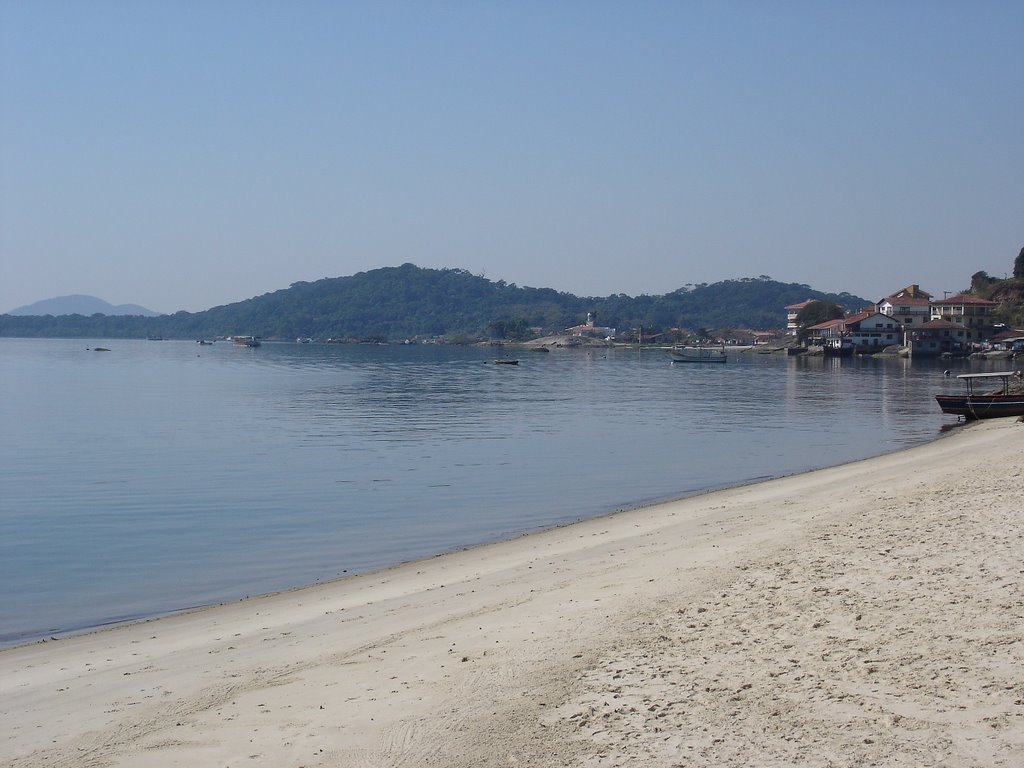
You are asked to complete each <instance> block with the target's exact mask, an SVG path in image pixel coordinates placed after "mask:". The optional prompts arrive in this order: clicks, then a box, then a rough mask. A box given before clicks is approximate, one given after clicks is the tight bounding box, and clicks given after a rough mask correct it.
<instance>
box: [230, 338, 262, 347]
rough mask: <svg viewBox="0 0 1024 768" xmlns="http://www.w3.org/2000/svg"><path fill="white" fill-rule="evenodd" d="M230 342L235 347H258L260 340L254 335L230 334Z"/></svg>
mask: <svg viewBox="0 0 1024 768" xmlns="http://www.w3.org/2000/svg"><path fill="white" fill-rule="evenodd" d="M231 343H232V344H234V345H235V346H236V347H258V346H259V345H260V340H259V339H257V338H256V337H255V336H232V337H231Z"/></svg>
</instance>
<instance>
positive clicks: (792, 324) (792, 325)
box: [786, 299, 818, 336]
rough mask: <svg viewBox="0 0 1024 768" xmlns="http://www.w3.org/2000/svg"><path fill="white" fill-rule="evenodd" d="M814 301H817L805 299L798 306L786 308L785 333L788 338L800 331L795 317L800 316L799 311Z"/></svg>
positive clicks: (792, 305)
mask: <svg viewBox="0 0 1024 768" xmlns="http://www.w3.org/2000/svg"><path fill="white" fill-rule="evenodd" d="M815 301H818V299H807V300H806V301H801V302H800V303H799V304H790V305H789V306H788V307H786V333H788V334H789V335H790V336H796V332H797V331H799V330H800V326H799V325H797V322H796V316H797V315H799V314H800V310H801V309H803V308H804V307H806V306H807V305H808V304H811V303H813V302H815Z"/></svg>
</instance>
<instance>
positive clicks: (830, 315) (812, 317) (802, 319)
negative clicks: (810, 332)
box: [796, 301, 845, 341]
mask: <svg viewBox="0 0 1024 768" xmlns="http://www.w3.org/2000/svg"><path fill="white" fill-rule="evenodd" d="M841 317H845V315H844V313H843V308H842V307H840V306H839V305H838V304H836V303H835V302H832V301H812V302H811V303H810V304H808V305H807V306H806V307H804V308H803V309H801V310H800V311H799V312H798V313H797V316H796V324H797V326H798V327H799V330H798V331H797V338H799V339H800V340H801V341H803V340H804V339H806V338H807V329H808V328H810V327H811V326H812V325H817V324H818V323H824V322H826V321H828V320H838V319H839V318H841Z"/></svg>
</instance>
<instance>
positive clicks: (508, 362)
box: [494, 357, 519, 365]
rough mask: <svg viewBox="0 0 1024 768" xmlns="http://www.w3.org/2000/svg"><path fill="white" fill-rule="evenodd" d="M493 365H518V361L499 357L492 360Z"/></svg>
mask: <svg viewBox="0 0 1024 768" xmlns="http://www.w3.org/2000/svg"><path fill="white" fill-rule="evenodd" d="M494 364H495V365H519V361H518V360H516V359H514V358H508V357H499V358H498V359H497V360H495V361H494Z"/></svg>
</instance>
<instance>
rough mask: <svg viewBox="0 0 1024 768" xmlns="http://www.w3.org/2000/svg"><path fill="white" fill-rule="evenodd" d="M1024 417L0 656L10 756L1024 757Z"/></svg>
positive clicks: (673, 760)
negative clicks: (836, 463)
mask: <svg viewBox="0 0 1024 768" xmlns="http://www.w3.org/2000/svg"><path fill="white" fill-rule="evenodd" d="M1021 499H1024V424H1020V423H1018V422H1016V421H1015V420H1013V419H1000V420H993V421H990V422H983V423H980V424H973V425H970V426H969V427H966V428H963V429H958V430H955V431H954V434H951V435H949V436H946V437H943V438H941V439H938V440H936V441H934V442H933V443H930V444H928V445H925V446H920V447H917V448H913V449H910V450H906V451H902V452H900V453H896V454H890V455H887V456H881V457H877V458H874V459H869V460H867V461H861V462H856V463H853V464H848V465H844V466H840V467H834V468H831V469H826V470H820V471H817V472H810V473H806V474H801V475H795V476H792V477H787V478H782V479H779V480H773V481H768V482H764V483H758V484H756V485H750V486H745V487H741V488H734V489H730V490H725V491H719V492H715V493H710V494H706V495H703V496H698V497H693V498H689V499H683V500H680V501H675V502H669V503H665V504H659V505H655V506H651V507H646V508H642V509H638V510H632V511H629V512H623V513H619V514H616V515H612V516H608V517H603V518H600V519H597V520H591V521H587V522H583V523H578V524H576V525H572V526H567V527H564V528H558V529H554V530H551V531H546V532H543V533H538V534H531V535H529V536H524V537H521V538H519V539H516V540H514V541H509V542H502V543H498V544H493V545H487V546H483V547H477V548H473V549H469V550H466V551H463V552H458V553H454V554H450V555H444V556H441V557H437V558H433V559H430V560H426V561H421V562H417V563H409V564H406V565H403V566H400V567H398V568H394V569H390V570H387V571H382V572H379V573H374V574H368V575H365V576H359V577H354V578H350V579H346V580H343V581H339V582H335V583H331V584H324V585H318V586H315V587H308V588H304V589H300V590H295V591H291V592H286V593H281V594H276V595H270V596H266V597H261V598H256V599H253V600H247V601H243V602H239V603H233V604H230V605H225V606H218V607H213V608H209V609H203V610H198V611H195V612H192V613H188V614H183V615H179V616H174V617H169V618H166V619H159V620H155V621H151V622H146V623H142V624H137V625H132V626H127V627H121V628H117V629H113V630H109V631H103V632H96V633H93V634H91V635H86V636H81V637H74V638H68V639H65V640H59V641H55V642H47V643H39V644H35V645H31V646H25V647H22V648H15V649H10V650H6V651H3V652H0V716H2V722H3V728H2V731H0V765H4V766H18V767H19V768H20V767H22V766H305V767H307V768H312V767H313V766H345V767H347V766H353V767H354V766H395V767H398V766H498V765H501V766H508V765H519V766H585V767H586V768H598V767H600V768H604V767H605V766H747V765H762V766H765V765H779V766H782V765H794V764H803V765H813V766H831V765H872V764H874V765H887V766H904V765H905V766H928V765H934V766H939V765H942V766H979V765H986V766H987V765H992V766H996V765H1007V766H1010V765H1019V764H1020V758H1019V755H1020V754H1021V753H1022V750H1024V644H1022V635H1024V586H1022V571H1024V562H1022V558H1021V555H1022V553H1024V522H1022V519H1021V518H1022V515H1021V512H1022V502H1021Z"/></svg>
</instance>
